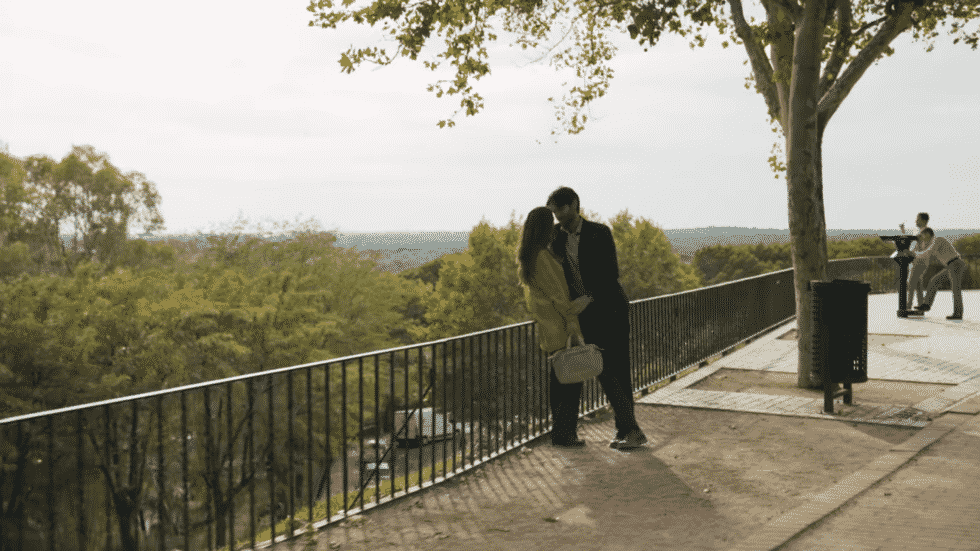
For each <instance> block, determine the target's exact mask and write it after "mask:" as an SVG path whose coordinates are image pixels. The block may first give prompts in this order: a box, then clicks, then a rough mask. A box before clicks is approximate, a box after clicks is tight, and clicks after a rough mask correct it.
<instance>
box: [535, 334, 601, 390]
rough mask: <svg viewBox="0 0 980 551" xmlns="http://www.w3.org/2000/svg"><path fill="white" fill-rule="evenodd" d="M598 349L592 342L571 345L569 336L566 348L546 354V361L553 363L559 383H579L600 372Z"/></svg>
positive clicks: (599, 353)
mask: <svg viewBox="0 0 980 551" xmlns="http://www.w3.org/2000/svg"><path fill="white" fill-rule="evenodd" d="M600 350H602V349H601V348H599V347H598V346H596V345H594V344H587V345H585V346H572V337H571V336H569V337H568V343H567V344H566V348H565V349H563V350H559V351H558V352H555V353H554V354H552V355H551V356H548V361H550V362H551V363H552V365H554V367H555V377H557V378H558V382H559V383H561V384H564V385H567V384H573V383H581V382H583V381H585V380H586V379H591V378H592V377H595V376H597V375H599V374H600V373H602V353H601V352H600Z"/></svg>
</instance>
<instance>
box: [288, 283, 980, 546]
mask: <svg viewBox="0 0 980 551" xmlns="http://www.w3.org/2000/svg"><path fill="white" fill-rule="evenodd" d="M896 303H897V297H896V295H895V294H889V295H873V296H871V297H869V327H868V331H869V335H871V336H874V335H890V336H891V337H873V338H872V342H874V343H875V346H873V347H871V346H869V350H868V371H869V377H870V378H871V379H872V380H888V381H906V382H915V383H923V382H925V383H933V384H943V385H948V386H947V387H946V388H944V389H943V390H942V391H941V392H939V391H936V392H934V393H933V394H932V395H931V396H930V397H929V398H927V399H924V400H921V401H919V402H917V403H915V404H914V405H913V406H908V405H907V404H905V405H901V404H895V405H889V404H881V403H876V404H862V403H861V399H862V398H861V397H862V386H861V385H860V384H855V385H854V402H855V404H854V406H853V407H849V408H845V407H842V406H841V404H840V403H839V399H838V403H837V404H835V410H838V409H839V411H842V412H844V413H845V414H842V415H828V414H824V413H823V412H822V406H823V401H822V398H821V399H819V400H814V399H812V398H800V397H796V396H772V395H763V394H753V393H744V392H718V391H706V390H697V389H692V388H688V387H690V386H691V385H694V384H697V383H698V382H699V381H702V380H703V379H704V378H705V377H708V376H710V375H711V374H712V373H714V372H716V371H717V370H718V369H721V368H729V369H754V370H760V371H783V372H795V371H796V349H795V347H796V342H795V341H793V340H783V339H780V338H779V337H781V336H783V335H785V334H786V333H787V332H788V331H790V330H792V329H794V328H795V324H788V325H785V326H783V327H780V328H778V329H777V330H776V331H773V332H771V333H770V334H768V335H765V336H763V337H761V338H759V339H757V340H755V341H753V342H752V343H750V344H749V345H748V346H746V347H744V348H742V349H740V350H738V351H736V352H734V353H732V354H730V355H728V356H726V357H723V358H721V359H719V360H718V361H716V362H715V363H713V364H712V365H711V366H709V367H706V368H702V369H699V370H697V371H695V372H693V373H691V374H689V375H687V376H685V377H683V378H681V379H679V380H677V381H675V382H673V383H671V384H670V385H668V386H666V387H663V388H661V389H659V390H657V391H655V392H653V393H651V394H649V395H647V396H644V397H642V398H639V399H638V400H637V403H638V405H637V419H638V421H639V423H640V424H641V426H642V427H643V428H644V430H645V431H646V432H647V435H648V436H649V437H650V443H649V444H648V445H647V446H645V447H643V448H640V449H638V450H634V451H630V452H622V451H618V450H612V449H609V448H608V447H607V446H606V444H607V443H608V441H609V439H610V438H611V437H612V435H613V434H614V432H615V428H614V426H613V421H612V418H611V416H608V415H607V416H604V417H600V418H597V419H593V420H583V422H582V423H581V425H580V430H579V434H580V436H581V437H582V438H583V439H585V440H586V441H587V442H588V447H587V448H585V449H582V450H562V449H556V448H553V447H551V446H550V445H548V443H547V438H541V439H538V440H536V441H534V442H532V443H530V444H529V445H527V446H526V447H525V448H522V449H521V450H517V451H514V452H511V453H508V454H505V455H504V456H502V457H500V458H498V459H496V460H494V461H491V462H489V463H487V464H486V465H484V466H482V467H480V468H479V469H476V470H474V471H471V472H469V473H466V474H464V475H461V476H458V477H455V478H454V479H453V480H451V481H449V482H448V483H446V484H442V485H438V486H435V487H433V488H430V489H428V490H425V491H423V492H420V493H419V494H417V495H415V496H412V497H409V498H407V499H404V500H398V501H395V502H392V503H390V504H387V505H382V506H380V507H378V508H376V509H372V510H370V511H368V512H367V513H365V514H364V515H363V516H358V517H356V518H355V519H353V520H351V521H347V522H344V523H340V524H334V525H330V526H328V527H326V528H324V529H323V530H321V531H320V532H318V534H317V538H316V541H315V542H311V546H309V547H306V548H307V549H345V550H348V549H378V548H382V549H425V550H426V551H439V550H443V549H445V550H450V549H453V550H455V549H481V550H483V549H501V550H512V549H575V550H579V549H581V550H585V549H588V550H592V549H596V550H607V549H623V550H632V549H658V550H664V549H677V550H684V551H687V550H689V549H712V550H716V549H717V550H726V549H730V550H733V551H734V550H738V551H763V550H775V549H787V550H794V551H802V550H806V551H816V550H828V551H829V550H834V551H839V550H899V549H914V550H920V549H930V550H932V549H964V550H972V551H980V476H978V475H980V416H978V414H980V352H977V351H978V350H980V321H978V320H980V292H969V291H968V292H965V293H964V303H965V312H966V319H965V320H964V321H962V322H954V321H947V320H946V319H945V316H946V314H947V313H948V312H946V311H945V310H944V308H945V307H947V306H950V307H951V297H950V295H949V292H948V291H946V292H940V293H939V295H938V297H937V299H936V301H935V304H934V308H933V311H932V312H930V314H931V315H927V316H926V317H925V318H924V319H900V318H897V317H896V315H895V310H896V308H897V304H896ZM901 336H904V337H901ZM890 384H891V383H890ZM895 384H898V383H895ZM869 388H870V384H869ZM915 399H918V398H915ZM815 402H816V403H815ZM280 547H282V546H276V548H277V549H279V548H280ZM282 548H283V549H285V548H286V547H282Z"/></svg>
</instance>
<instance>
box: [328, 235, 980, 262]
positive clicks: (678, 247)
mask: <svg viewBox="0 0 980 551" xmlns="http://www.w3.org/2000/svg"><path fill="white" fill-rule="evenodd" d="M935 231H936V235H937V236H939V237H946V238H952V239H950V240H951V241H952V240H954V239H957V238H959V237H962V236H964V235H973V234H975V233H980V229H977V230H966V229H962V230H960V229H952V230H935ZM663 232H664V234H665V235H666V236H667V240H668V241H670V244H671V246H672V247H673V249H674V251H675V252H677V254H679V255H680V256H681V258H682V259H683V260H684V261H685V262H690V260H691V258H692V257H693V256H694V253H696V252H697V251H698V250H700V249H703V248H705V247H708V246H711V245H718V244H721V245H744V244H749V245H756V244H759V243H762V244H769V243H788V242H789V240H790V237H789V230H788V229H786V230H778V229H775V228H738V227H715V226H709V227H707V228H686V229H674V230H663ZM906 232H907V233H912V232H911V230H909V229H908V228H906ZM900 233H901V232H899V231H898V229H897V228H896V229H894V230H883V229H877V230H876V229H858V230H827V238H828V239H830V240H838V241H847V240H850V239H857V238H859V237H876V236H880V235H899V234H900ZM334 235H336V236H337V243H336V244H337V245H339V246H341V247H348V248H349V247H355V246H356V247H357V248H358V249H360V250H378V251H381V252H382V255H384V256H385V258H386V261H387V262H389V263H392V264H395V265H397V266H404V268H401V269H408V268H413V267H415V266H419V265H421V264H425V263H426V262H428V261H430V260H432V259H435V258H439V257H440V256H442V255H444V254H448V253H454V252H461V251H465V250H466V249H467V248H468V240H469V232H415V233H348V234H345V233H340V232H335V233H334ZM391 267H392V268H396V266H391ZM396 269H397V268H396Z"/></svg>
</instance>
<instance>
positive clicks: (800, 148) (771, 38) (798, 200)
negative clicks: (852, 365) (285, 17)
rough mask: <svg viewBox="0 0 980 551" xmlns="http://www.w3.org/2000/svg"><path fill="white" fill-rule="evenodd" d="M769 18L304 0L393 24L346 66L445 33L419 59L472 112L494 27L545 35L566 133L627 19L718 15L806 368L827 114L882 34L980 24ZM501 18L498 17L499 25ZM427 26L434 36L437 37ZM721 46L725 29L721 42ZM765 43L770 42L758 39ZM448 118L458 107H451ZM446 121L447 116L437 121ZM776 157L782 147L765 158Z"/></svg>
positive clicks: (687, 11)
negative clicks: (753, 124)
mask: <svg viewBox="0 0 980 551" xmlns="http://www.w3.org/2000/svg"><path fill="white" fill-rule="evenodd" d="M760 1H761V3H762V7H763V8H764V10H765V13H766V19H765V21H759V22H756V21H755V20H754V18H751V17H750V18H749V20H748V21H747V20H746V17H745V14H744V12H743V8H742V1H741V0H727V2H726V1H725V0H652V1H637V0H551V1H548V2H546V1H545V0H364V1H363V2H358V0H342V1H341V2H340V3H335V2H334V0H312V1H311V3H310V5H309V6H308V8H307V9H308V10H309V11H310V12H312V13H313V14H314V18H313V20H311V21H310V25H311V26H321V27H323V28H336V27H337V26H338V25H339V24H341V23H344V22H350V21H352V22H354V23H367V24H370V25H372V26H373V25H375V24H376V23H380V24H381V27H382V29H383V30H384V31H386V32H387V33H389V34H390V35H391V36H393V37H394V39H395V41H396V44H395V48H394V50H393V51H389V50H386V49H385V48H379V47H377V46H368V47H363V48H355V47H351V48H350V49H348V50H347V51H346V52H344V53H343V54H342V55H341V57H340V65H341V68H342V70H343V71H345V72H348V73H349V72H351V71H353V70H354V69H355V68H356V67H357V66H359V65H360V64H361V63H363V62H365V61H367V62H373V63H378V64H388V63H391V62H392V61H393V60H394V59H396V58H398V57H400V56H401V57H408V58H410V59H413V60H414V59H417V58H418V56H419V54H420V53H422V49H423V46H425V45H426V44H431V43H434V42H436V41H435V36H441V37H442V38H443V44H441V45H438V46H436V47H437V48H438V49H439V50H440V51H438V53H436V54H435V56H434V57H432V58H431V59H430V60H425V61H423V64H424V65H425V67H426V68H428V69H432V70H435V69H437V68H438V67H439V66H440V65H441V64H443V63H449V65H451V66H452V67H453V68H454V69H455V76H454V78H452V79H450V80H441V81H438V82H436V83H434V84H432V85H430V86H429V90H430V91H433V92H435V93H436V95H437V96H442V95H443V94H449V95H453V94H458V95H460V96H461V101H460V110H458V111H457V112H456V114H458V113H460V112H465V113H466V114H467V115H473V114H476V113H477V112H478V111H479V110H480V109H481V108H482V107H483V98H482V97H481V96H480V95H479V94H478V93H477V92H476V91H474V89H473V86H472V81H474V80H478V79H480V78H481V77H483V76H485V75H487V74H489V73H490V66H489V64H488V54H487V49H486V44H487V43H488V42H491V41H494V40H496V39H497V34H495V33H496V32H500V31H503V32H507V33H514V34H516V35H517V39H516V43H518V44H520V45H521V47H522V48H536V47H539V46H541V45H542V44H544V45H546V46H549V48H550V49H548V50H547V52H546V53H545V54H544V55H543V56H542V58H550V61H551V64H552V65H554V66H555V67H556V68H558V69H561V68H572V69H574V70H575V72H576V76H577V77H578V79H579V83H578V84H576V85H574V86H572V87H571V88H569V89H567V90H566V93H565V95H564V97H563V98H562V100H561V101H559V102H556V111H557V116H558V120H559V121H560V124H561V127H562V128H563V129H564V130H565V131H567V132H569V133H573V134H574V133H577V132H580V131H581V130H582V129H583V125H584V124H585V122H586V119H587V116H586V115H585V112H584V110H585V108H586V107H587V106H588V105H589V103H590V102H592V101H593V100H595V99H597V98H600V97H602V96H603V95H604V94H605V93H606V91H607V90H608V88H609V83H610V79H611V78H612V69H611V68H610V67H609V65H608V62H609V61H610V60H611V59H612V57H613V55H614V54H615V51H616V48H615V47H614V46H613V44H612V42H611V41H610V38H609V37H610V35H611V33H613V32H628V33H629V35H630V37H631V38H633V39H636V40H638V41H639V43H640V45H642V46H644V47H648V46H652V45H654V44H655V43H656V42H657V40H658V39H659V37H660V35H661V34H662V33H663V32H664V31H667V32H673V33H677V34H680V35H682V36H690V37H691V38H692V40H691V45H692V47H693V46H695V45H698V46H703V45H704V44H705V36H704V34H703V33H704V32H705V30H706V29H707V28H710V27H715V28H717V30H718V31H719V33H721V34H722V35H727V36H728V37H729V38H730V40H731V41H732V42H734V43H736V44H742V45H743V46H744V47H745V51H746V53H747V55H748V62H749V63H750V65H751V67H752V73H751V76H750V78H751V79H752V80H754V82H755V89H756V91H758V92H759V93H760V94H761V95H762V97H763V99H764V100H765V102H766V107H767V108H768V113H769V117H770V121H771V123H772V124H773V125H774V126H775V128H776V129H777V130H778V131H780V132H781V133H782V135H783V136H784V138H785V151H786V163H785V169H786V173H787V174H786V180H787V189H788V206H789V229H790V233H791V236H792V257H793V266H794V267H795V268H796V270H795V284H796V312H797V322H798V324H799V332H800V339H799V365H800V369H799V378H798V384H799V386H801V387H810V386H814V383H815V382H816V381H812V380H811V375H810V374H811V368H812V359H811V353H810V336H811V334H812V328H811V323H810V320H809V317H808V316H807V311H808V306H809V300H810V293H809V290H808V287H807V286H808V282H809V281H810V280H818V279H825V278H826V277H827V238H826V226H825V217H824V206H823V181H822V167H821V141H822V138H823V133H824V130H825V129H826V127H827V123H828V122H829V121H830V119H831V117H832V116H833V115H834V113H835V112H836V111H837V109H838V108H839V107H840V105H841V103H842V102H843V101H844V98H846V97H847V95H848V94H849V93H850V91H851V90H852V89H853V88H854V86H855V84H857V82H858V80H859V79H860V78H861V76H862V75H863V74H864V72H865V71H866V70H867V69H868V68H869V67H870V66H871V64H872V63H874V62H875V61H877V60H878V59H880V58H881V57H882V56H885V55H891V53H892V49H891V48H890V46H889V45H890V44H891V43H892V41H893V40H894V39H895V38H896V37H897V36H898V35H900V34H902V33H903V32H906V31H908V30H910V29H912V34H913V37H914V38H915V39H917V40H922V41H924V42H925V43H926V44H927V47H928V49H932V46H933V42H934V40H935V38H936V37H937V36H939V34H940V28H941V27H945V26H946V25H947V24H949V25H950V31H949V32H950V34H951V35H952V36H953V38H954V40H953V42H954V43H958V42H961V41H962V42H964V43H966V44H969V45H971V46H972V47H973V49H976V48H977V42H978V31H976V30H975V31H973V32H972V33H971V32H968V30H967V29H966V25H968V24H969V23H970V22H972V21H975V20H976V19H977V17H978V15H980V3H978V2H977V0H932V1H929V0H913V1H906V0H898V1H897V0H888V1H887V4H885V3H875V2H872V1H869V0H858V1H857V2H852V1H851V0H809V1H806V2H805V3H800V2H799V1H798V0H760ZM498 29H499V30H498ZM434 35H435V36H434ZM723 45H724V46H727V41H726V42H725V43H723ZM767 47H768V48H769V52H768V55H767V54H766V48H767ZM454 117H455V114H454ZM438 124H439V126H440V127H447V126H453V124H454V121H453V119H452V118H450V119H448V120H442V121H439V122H438ZM769 162H770V163H771V164H772V165H773V167H774V168H775V169H777V170H778V169H779V168H782V164H781V162H780V160H779V158H778V157H776V156H774V157H772V158H770V160H769Z"/></svg>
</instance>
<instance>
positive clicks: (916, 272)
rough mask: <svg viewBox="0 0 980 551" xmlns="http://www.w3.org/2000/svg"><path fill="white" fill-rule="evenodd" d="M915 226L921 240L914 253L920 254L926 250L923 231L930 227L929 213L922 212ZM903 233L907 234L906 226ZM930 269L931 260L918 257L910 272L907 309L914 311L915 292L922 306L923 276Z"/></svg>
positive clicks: (903, 226) (916, 244)
mask: <svg viewBox="0 0 980 551" xmlns="http://www.w3.org/2000/svg"><path fill="white" fill-rule="evenodd" d="M915 225H916V226H917V227H918V228H919V236H918V237H919V239H918V240H917V241H916V242H915V248H914V249H913V252H916V253H920V252H922V251H924V250H925V241H926V240H925V238H924V237H923V236H922V231H923V230H924V229H925V228H927V227H928V226H929V213H927V212H920V213H919V215H918V216H916V217H915ZM902 233H905V225H904V224H903V225H902ZM928 268H929V259H928V258H926V257H922V256H918V255H917V256H916V257H915V260H914V261H913V262H912V266H911V269H910V270H909V287H908V295H907V296H906V300H905V309H906V310H911V309H912V300H913V292H914V293H915V296H914V298H915V299H916V300H917V301H918V303H919V304H920V305H921V304H922V300H923V298H922V292H923V281H922V275H923V274H925V273H926V270H927V269H928Z"/></svg>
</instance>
